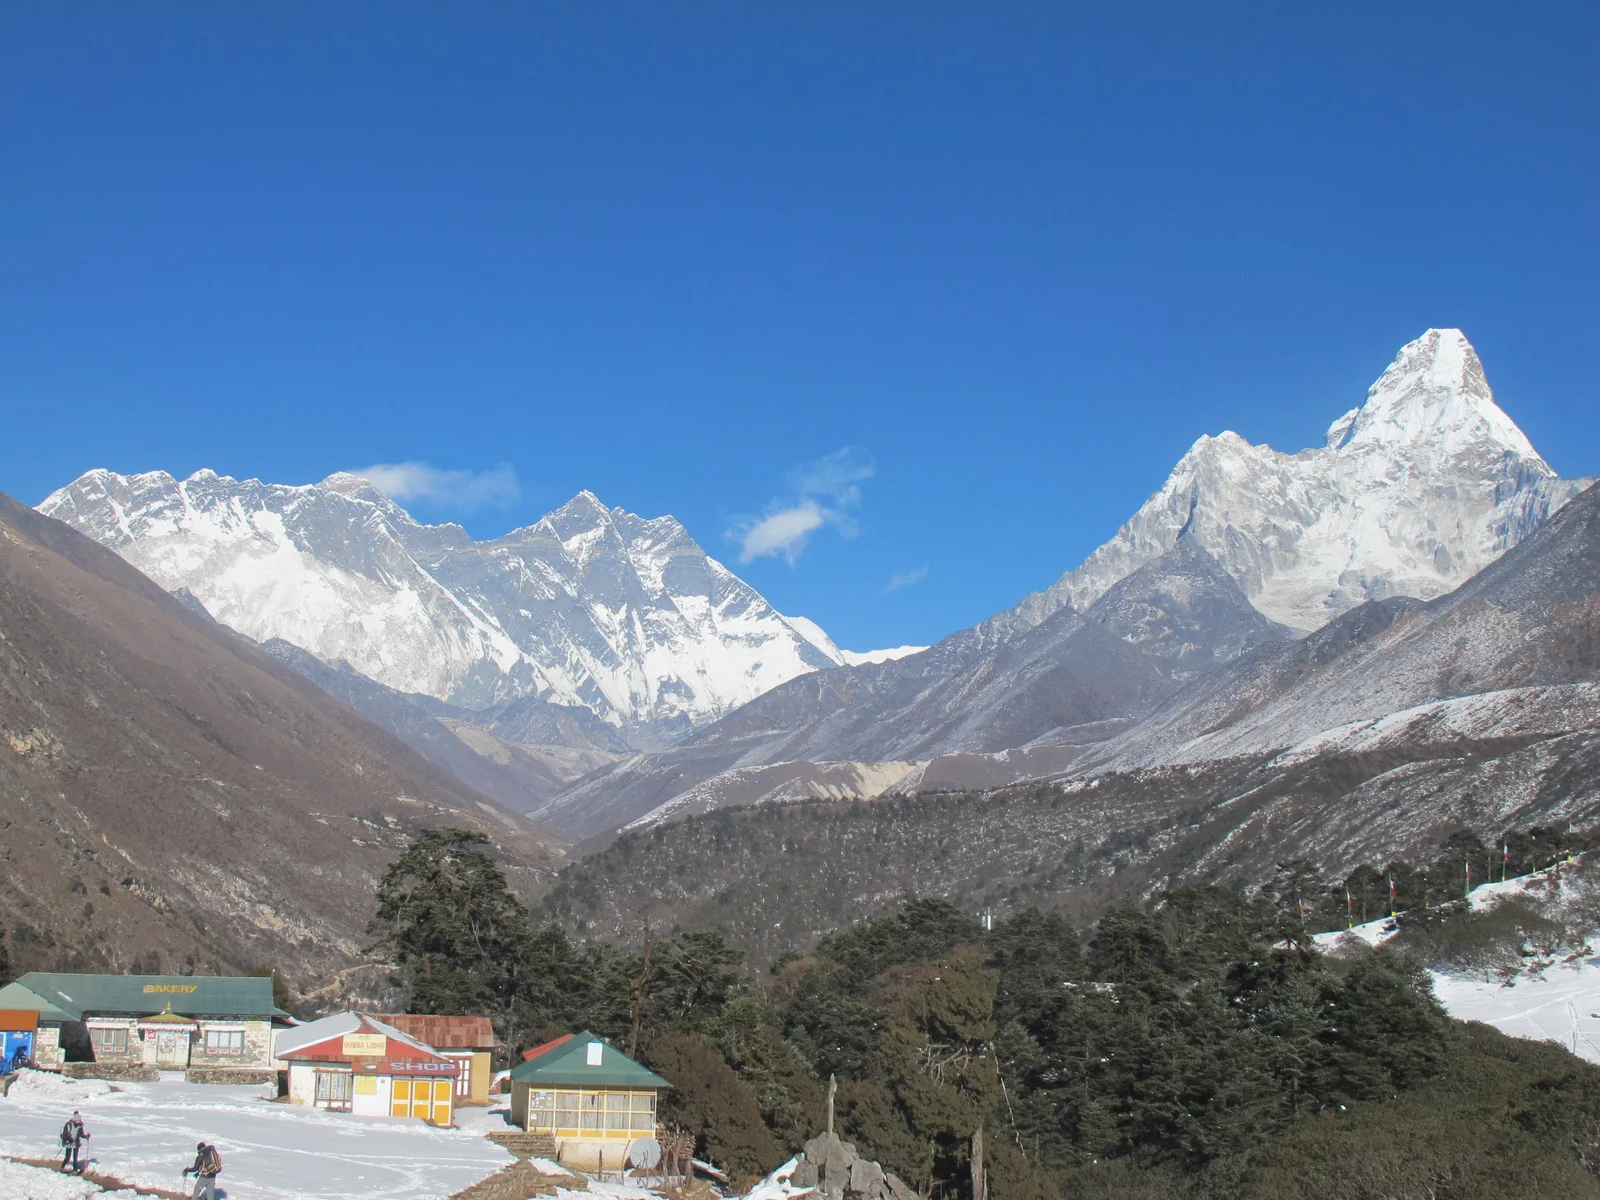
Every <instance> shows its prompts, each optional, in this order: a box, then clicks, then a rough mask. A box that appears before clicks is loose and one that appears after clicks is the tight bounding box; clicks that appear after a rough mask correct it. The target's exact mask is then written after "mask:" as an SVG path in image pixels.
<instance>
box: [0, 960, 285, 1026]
mask: <svg viewBox="0 0 1600 1200" xmlns="http://www.w3.org/2000/svg"><path fill="white" fill-rule="evenodd" d="M17 982H18V983H20V984H22V985H23V986H24V987H25V988H27V989H28V990H29V991H31V992H33V993H34V994H35V995H38V996H42V997H43V998H44V999H45V1000H47V1001H49V1002H50V1003H51V1004H54V1005H56V1006H57V1007H58V1008H59V1007H62V1003H63V1001H65V1004H66V1006H67V1008H71V1009H76V1010H77V1014H78V1015H77V1016H74V1017H73V1018H71V1019H73V1020H79V1019H81V1018H82V1017H83V1016H86V1015H88V1016H92V1015H96V1014H101V1013H105V1014H116V1015H119V1016H129V1017H147V1016H150V1015H151V1014H153V1013H158V1012H161V1011H163V1010H164V1009H165V1008H166V1007H167V1005H168V1004H169V1003H170V1004H171V1005H172V1011H173V1012H175V1013H179V1014H181V1015H183V1016H186V1017H198V1016H218V1017H254V1018H257V1019H258V1020H270V1019H271V1018H273V1017H282V1016H287V1015H288V1014H286V1013H283V1012H281V1011H280V1010H279V1009H278V1008H276V1007H275V1006H274V1005H273V1003H272V980H271V979H270V978H268V977H266V976H262V975H80V974H69V973H65V972H56V971H29V972H28V973H27V974H26V975H24V976H22V978H20V979H18V980H17ZM12 1007H17V1006H16V1005H13V1006H12Z"/></svg>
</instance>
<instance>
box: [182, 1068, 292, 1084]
mask: <svg viewBox="0 0 1600 1200" xmlns="http://www.w3.org/2000/svg"><path fill="white" fill-rule="evenodd" d="M184 1079H185V1080H187V1081H188V1082H189V1083H229V1084H245V1083H276V1082H277V1080H278V1073H277V1072H276V1071H274V1070H271V1069H269V1068H267V1067H190V1068H189V1069H188V1071H186V1072H185V1073H184Z"/></svg>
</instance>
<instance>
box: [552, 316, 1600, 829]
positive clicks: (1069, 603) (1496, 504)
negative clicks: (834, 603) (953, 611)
mask: <svg viewBox="0 0 1600 1200" xmlns="http://www.w3.org/2000/svg"><path fill="white" fill-rule="evenodd" d="M1590 482H1592V481H1590V480H1563V479H1560V478H1558V477H1557V476H1556V474H1555V472H1554V471H1553V470H1551V468H1550V467H1549V466H1548V465H1547V464H1546V463H1545V462H1544V460H1543V459H1542V458H1540V457H1539V455H1538V453H1537V452H1536V451H1535V450H1534V449H1533V447H1532V446H1531V445H1530V444H1529V442H1528V439H1527V438H1526V437H1525V436H1523V434H1522V431H1521V430H1520V429H1518V428H1517V426H1516V425H1515V423H1514V422H1512V420H1511V419H1510V418H1509V417H1508V416H1506V414H1505V413H1504V412H1502V411H1501V410H1500V408H1499V407H1498V406H1497V405H1496V404H1495V402H1494V398H1493V395H1492V393H1491V392H1490V390H1489V385H1488V382H1487V380H1486V379H1485V377H1484V373H1483V366H1482V364H1481V363H1480V362H1479V361H1478V356H1477V354H1476V353H1475V352H1474V351H1473V349H1472V347H1471V346H1470V345H1469V344H1468V342H1467V340H1466V338H1465V337H1464V336H1462V334H1461V333H1459V332H1458V331H1456V330H1437V329H1435V330H1429V331H1428V332H1427V333H1425V334H1424V335H1423V336H1422V337H1420V338H1418V339H1417V340H1416V341H1414V342H1412V343H1410V344H1409V345H1407V346H1405V347H1404V348H1403V349H1402V350H1401V351H1400V353H1399V355H1398V356H1397V357H1396V358H1395V360H1394V363H1393V364H1392V365H1391V366H1390V367H1389V369H1388V370H1387V371H1385V372H1384V374H1383V376H1382V377H1381V378H1380V379H1379V380H1378V381H1377V383H1375V384H1374V385H1373V386H1372V387H1371V388H1370V389H1369V391H1368V393H1367V398H1366V402H1365V403H1364V404H1363V405H1362V406H1361V407H1359V408H1356V409H1353V410H1351V411H1350V412H1348V413H1346V414H1345V415H1344V416H1342V417H1340V418H1339V419H1338V420H1337V421H1335V422H1334V423H1333V426H1332V427H1331V428H1330V429H1329V431H1328V436H1327V439H1326V441H1325V442H1324V444H1323V445H1322V446H1318V447H1314V448H1312V449H1309V450H1302V451H1300V452H1299V453H1298V454H1282V453H1279V452H1278V451H1276V450H1273V449H1272V448H1271V447H1268V446H1254V445H1251V444H1250V443H1249V442H1247V441H1245V440H1244V439H1243V438H1242V437H1240V436H1239V435H1237V434H1235V433H1224V434H1222V435H1220V436H1218V437H1202V438H1201V439H1200V440H1199V441H1198V442H1196V443H1195V445H1194V447H1193V448H1192V449H1191V450H1190V451H1189V452H1188V453H1187V454H1186V455H1185V456H1184V457H1183V459H1182V460H1181V461H1180V462H1179V463H1178V465H1177V467H1176V468H1175V469H1174V470H1173V472H1172V474H1171V476H1170V477H1169V478H1168V479H1167V481H1166V483H1165V485H1164V486H1163V487H1162V488H1161V489H1160V490H1159V491H1157V492H1156V494H1155V495H1153V496H1151V497H1150V499H1149V500H1148V501H1146V502H1145V504H1144V505H1143V506H1142V507H1141V508H1140V509H1139V511H1138V512H1137V513H1136V514H1134V516H1133V517H1132V519H1130V520H1129V521H1128V522H1127V523H1126V524H1125V525H1124V526H1123V527H1122V528H1121V530H1119V531H1118V532H1117V534H1116V536H1114V537H1113V538H1112V539H1111V540H1110V541H1108V542H1107V543H1106V544H1105V545H1103V546H1101V547H1100V548H1099V549H1098V550H1096V551H1095V552H1094V553H1093V554H1091V555H1090V556H1089V558H1088V559H1087V560H1086V561H1085V562H1084V563H1083V564H1082V565H1081V566H1079V567H1078V568H1077V569H1075V570H1073V571H1069V572H1068V573H1067V574H1065V575H1064V576H1062V577H1061V579H1060V580H1059V581H1058V582H1057V583H1056V584H1055V585H1054V586H1052V587H1051V588H1050V589H1048V590H1047V591H1043V592H1036V593H1033V594H1032V595H1030V596H1028V597H1026V598H1025V599H1024V600H1023V601H1022V602H1021V603H1020V604H1018V605H1017V606H1016V607H1014V608H1011V609H1007V610H1005V611H1004V612H1001V613H997V614H996V615H995V616H993V617H990V618H989V619H988V620H985V621H983V622H981V623H979V624H978V625H976V626H973V627H972V628H970V629H966V630H962V631H961V632H959V633H955V634H952V635H950V636H949V637H948V638H946V639H944V641H942V642H940V643H939V644H938V645H936V646H934V647H932V648H931V649H929V650H928V651H926V652H925V653H921V654H916V655H912V656H910V657H907V658H905V659H903V660H901V661H894V662H886V663H880V664H877V665H863V666H850V667H848V668H846V669H845V670H840V671H829V672H824V673H821V674H816V675H811V676H807V677H804V678H798V679H794V680H791V681H790V682H788V683H786V684H784V685H783V686H782V687H779V688H776V689H774V690H773V691H772V692H769V693H767V694H765V695H763V696H761V697H758V698H757V699H756V700H754V701H752V702H751V703H750V704H749V705H747V706H746V707H745V708H743V709H741V710H738V711H736V712H734V713H732V714H730V715H729V716H727V717H726V718H724V719H722V720H721V721H719V722H717V723H716V724H714V725H712V726H710V727H708V728H706V729H703V730H700V731H698V732H697V733H696V734H695V736H694V737H693V738H691V739H688V740H686V741H685V742H683V743H680V744H679V745H676V746H673V747H672V748H670V749H669V750H665V751H663V752H661V753H660V754H656V755H648V756H642V757H640V758H638V759H635V760H631V761H629V762H628V763H626V764H623V765H621V766H619V767H617V768H616V769H614V770H612V771H611V772H609V773H608V774H606V775H605V776H603V777H601V776H593V777H591V778H590V779H588V780H585V781H580V782H579V783H577V784H575V785H573V786H572V787H571V788H569V789H568V790H567V791H566V792H564V793H563V794H562V795H560V796H558V797H556V798H554V799H553V800H551V801H549V802H547V804H546V805H545V806H543V807H542V808H540V809H538V810H536V811H537V812H538V813H539V815H540V816H541V818H542V819H546V820H549V821H550V822H551V823H552V824H553V825H555V826H556V827H559V828H574V829H578V830H580V831H581V832H582V833H583V834H584V835H585V836H588V835H590V834H592V833H594V832H596V831H597V830H598V829H599V828H600V827H601V826H604V825H605V824H607V823H608V822H614V818H616V817H617V816H618V815H619V814H623V813H628V819H632V817H633V816H634V815H636V813H645V812H649V811H652V810H654V809H656V808H658V807H660V806H662V805H667V804H670V803H672V802H673V801H674V799H675V798H676V797H677V796H679V795H682V794H684V793H686V792H688V791H689V790H690V789H693V788H695V787H696V786H697V785H699V784H701V783H704V782H705V781H707V780H711V779H714V778H716V777H717V776H718V775H719V773H722V772H726V771H730V770H744V771H748V770H752V769H755V768H758V767H759V768H767V767H773V766H777V765H779V764H787V766H788V768H790V769H791V773H792V774H793V775H794V777H795V778H797V779H799V778H805V777H807V773H808V772H809V771H810V770H811V767H812V766H813V765H814V764H818V763H828V762H841V761H850V762H887V761H895V762H903V761H909V760H916V761H918V762H921V763H924V764H931V765H929V766H926V767H924V768H922V770H923V777H924V779H925V780H926V781H927V782H926V786H928V787H930V788H931V787H934V786H962V781H963V780H966V781H971V780H979V781H983V782H980V783H978V784H976V785H975V786H993V785H995V784H998V783H1001V782H1006V781H1008V780H1009V779H1015V778H1023V777H1027V776H1029V775H1031V774H1040V773H1045V774H1048V773H1053V772H1056V771H1060V770H1063V769H1066V768H1067V767H1068V766H1069V765H1070V764H1071V763H1072V762H1074V761H1076V760H1079V759H1083V760H1085V761H1091V760H1094V759H1096V758H1097V757H1098V756H1099V755H1101V754H1103V753H1104V752H1105V751H1104V750H1094V749H1092V747H1096V746H1100V745H1101V744H1107V745H1108V746H1110V747H1112V748H1113V749H1114V750H1115V751H1116V752H1118V753H1121V754H1123V755H1125V756H1128V757H1129V759H1130V761H1143V760H1141V759H1138V758H1137V757H1136V754H1137V752H1139V751H1140V749H1141V747H1142V745H1143V744H1142V743H1141V742H1140V740H1139V739H1140V738H1142V737H1147V736H1153V734H1152V733H1151V730H1152V729H1153V728H1154V726H1153V725H1145V724H1142V723H1141V722H1142V721H1143V720H1144V718H1146V717H1147V716H1148V715H1149V713H1150V712H1151V711H1152V710H1153V709H1154V708H1156V707H1157V706H1159V705H1160V704H1161V703H1162V701H1163V698H1165V697H1169V696H1171V695H1172V694H1173V693H1175V692H1178V691H1180V690H1183V689H1186V688H1187V689H1193V690H1198V692H1201V693H1203V689H1204V687H1205V679H1206V677H1208V676H1210V675H1212V674H1213V673H1216V674H1217V675H1218V676H1219V677H1226V678H1231V676H1228V675H1227V670H1228V668H1229V665H1230V664H1232V663H1235V662H1239V661H1244V660H1250V661H1254V659H1255V657H1256V656H1257V655H1258V654H1266V653H1267V648H1268V647H1269V646H1270V645H1272V644H1279V645H1281V646H1282V647H1283V650H1282V657H1283V658H1284V660H1285V661H1287V662H1291V664H1292V663H1296V662H1298V658H1297V657H1296V656H1307V655H1309V656H1311V657H1313V658H1315V657H1316V655H1318V654H1319V653H1321V652H1322V647H1323V645H1324V643H1325V642H1326V643H1331V642H1333V641H1337V640H1338V638H1339V637H1340V635H1341V634H1342V633H1343V632H1344V631H1343V630H1342V629H1341V626H1340V624H1338V623H1335V624H1330V622H1337V621H1338V618H1339V617H1340V616H1341V614H1345V613H1347V612H1350V611H1351V610H1353V609H1356V608H1358V607H1359V606H1360V605H1362V604H1364V603H1366V602H1368V601H1369V600H1384V599H1388V598H1398V597H1405V596H1409V597H1415V598H1416V600H1417V601H1428V600H1433V599H1436V598H1438V597H1440V596H1443V595H1445V594H1448V593H1450V592H1452V591H1454V590H1455V589H1457V588H1459V587H1460V586H1461V585H1462V584H1464V583H1465V582H1466V581H1467V580H1469V579H1471V578H1473V577H1475V576H1476V575H1477V574H1478V573H1479V572H1480V571H1481V570H1483V569H1484V568H1486V567H1488V566H1489V565H1490V564H1492V563H1494V562H1495V561H1496V560H1497V559H1498V558H1499V557H1500V556H1501V555H1502V554H1503V553H1504V552H1506V551H1507V550H1509V549H1511V548H1512V547H1514V546H1515V545H1517V544H1519V543H1522V542H1524V541H1525V540H1526V539H1528V538H1529V537H1531V536H1532V535H1534V534H1535V533H1537V532H1538V531H1539V530H1540V529H1541V528H1543V527H1545V526H1546V525H1547V524H1548V522H1549V521H1550V519H1551V517H1552V515H1554V514H1555V513H1556V512H1557V510H1559V509H1561V508H1562V507H1563V506H1564V505H1565V504H1566V503H1567V502H1568V501H1569V500H1570V499H1571V498H1572V497H1574V496H1576V495H1578V494H1579V493H1581V492H1582V491H1583V489H1584V488H1585V487H1586V486H1587V485H1588V484H1589V483H1590ZM1392 603H1393V604H1395V605H1400V604H1402V601H1400V600H1399V599H1394V600H1393V601H1392ZM1359 616H1360V614H1352V616H1351V618H1350V620H1352V621H1355V620H1357V619H1358V618H1359ZM1325 626H1326V627H1327V630H1326V636H1321V635H1319V636H1318V637H1314V638H1311V639H1303V640H1301V641H1298V642H1296V641H1295V640H1294V636H1295V634H1296V633H1304V632H1306V631H1308V630H1318V629H1323V627H1325ZM1241 669H1243V668H1241ZM1219 686H1220V685H1219ZM1328 708H1329V706H1328V704H1324V705H1323V706H1322V709H1321V710H1316V711H1313V712H1311V713H1309V714H1308V715H1307V719H1308V720H1312V721H1313V723H1314V719H1315V716H1316V713H1317V711H1323V712H1325V711H1327V710H1328ZM1206 716H1207V717H1208V718H1209V719H1211V721H1212V722H1213V726H1215V727H1220V726H1221V725H1223V724H1226V723H1227V722H1228V721H1231V720H1234V719H1235V718H1237V716H1238V713H1236V712H1234V711H1233V710H1232V709H1229V708H1227V707H1226V706H1222V707H1219V708H1218V710H1217V711H1212V710H1210V709H1208V710H1207V712H1206ZM1213 726H1201V727H1200V730H1204V729H1208V728H1212V727H1213ZM1186 728H1187V727H1186ZM1194 732H1197V731H1196V730H1191V731H1190V736H1193V733H1194ZM1216 741H1217V744H1221V742H1222V739H1221V738H1220V737H1219V738H1218V739H1216ZM1013 752H1015V753H1013ZM773 775H774V772H766V774H765V775H763V778H764V779H770V777H772V776H773ZM908 779H909V777H908ZM896 786H899V787H908V788H911V787H914V786H915V784H914V782H908V781H906V780H902V781H901V782H899V783H897V785H896ZM712 790H713V791H714V790H715V789H712ZM697 794H699V795H708V794H711V792H710V791H701V792H700V793H697ZM614 823H620V822H614Z"/></svg>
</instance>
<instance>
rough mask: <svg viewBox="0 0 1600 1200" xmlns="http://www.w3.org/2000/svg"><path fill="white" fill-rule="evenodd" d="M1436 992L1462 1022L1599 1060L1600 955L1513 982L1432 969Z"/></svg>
mask: <svg viewBox="0 0 1600 1200" xmlns="http://www.w3.org/2000/svg"><path fill="white" fill-rule="evenodd" d="M1433 990H1434V994H1435V995H1437V996H1438V997H1439V1001H1440V1003H1442V1004H1443V1005H1444V1007H1445V1011H1446V1012H1448V1013H1449V1014H1450V1015H1451V1016H1452V1017H1455V1018H1457V1019H1458V1020H1462V1021H1482V1022H1483V1023H1484V1024H1486V1025H1493V1026H1494V1027H1495V1028H1496V1029H1498V1030H1499V1031H1500V1032H1501V1033H1507V1034H1510V1035H1511V1036H1512V1037H1520V1038H1530V1039H1532V1040H1533V1041H1537V1042H1542V1041H1551V1042H1559V1043H1561V1045H1563V1046H1565V1047H1566V1048H1567V1049H1568V1050H1571V1051H1572V1052H1573V1053H1574V1054H1576V1055H1577V1056H1578V1057H1579V1058H1586V1059H1588V1060H1589V1061H1590V1062H1592V1063H1600V958H1586V959H1583V960H1581V961H1579V962H1576V963H1571V964H1561V965H1558V966H1554V967H1550V968H1547V969H1546V970H1544V971H1543V972H1540V973H1539V974H1537V975H1528V974H1526V973H1524V974H1523V975H1519V976H1518V977H1517V978H1516V980H1515V981H1514V982H1512V983H1511V984H1501V983H1486V982H1484V981H1483V980H1481V979H1465V978H1462V977H1460V976H1452V975H1441V974H1439V973H1437V972H1434V973H1433Z"/></svg>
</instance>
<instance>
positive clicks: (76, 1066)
mask: <svg viewBox="0 0 1600 1200" xmlns="http://www.w3.org/2000/svg"><path fill="white" fill-rule="evenodd" d="M61 1073H62V1074H63V1075H66V1076H68V1077H69V1078H71V1079H110V1080H112V1081H114V1082H117V1083H159V1082H160V1081H161V1072H160V1071H158V1070H156V1068H154V1067H146V1066H142V1065H140V1064H137V1063H109V1062H86V1063H66V1064H64V1065H63V1066H62V1068H61Z"/></svg>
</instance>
